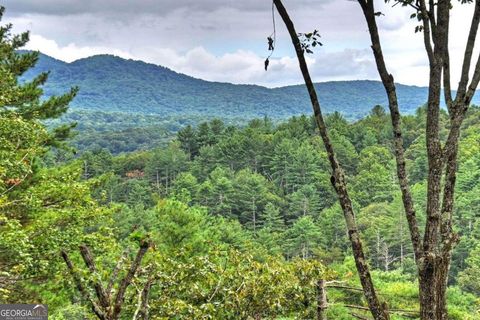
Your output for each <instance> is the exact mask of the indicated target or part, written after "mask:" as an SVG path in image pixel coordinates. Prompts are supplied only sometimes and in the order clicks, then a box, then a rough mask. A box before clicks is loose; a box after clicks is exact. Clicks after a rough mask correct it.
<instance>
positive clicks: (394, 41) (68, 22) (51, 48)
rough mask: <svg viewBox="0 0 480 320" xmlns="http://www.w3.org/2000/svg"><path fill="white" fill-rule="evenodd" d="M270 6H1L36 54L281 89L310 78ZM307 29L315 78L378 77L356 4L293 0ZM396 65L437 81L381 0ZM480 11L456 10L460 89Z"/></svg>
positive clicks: (88, 2) (406, 74) (156, 2)
mask: <svg viewBox="0 0 480 320" xmlns="http://www.w3.org/2000/svg"><path fill="white" fill-rule="evenodd" d="M271 3H272V2H271V1H270V0H0V4H1V5H3V6H5V7H6V14H5V16H4V19H3V21H2V24H3V23H7V22H8V23H12V24H13V25H14V32H16V33H19V32H22V31H25V30H29V31H30V42H29V44H28V45H27V49H33V50H40V51H41V52H43V53H45V54H48V55H50V56H52V57H54V58H57V59H60V60H63V61H67V62H72V61H74V60H77V59H80V58H85V57H88V56H92V55H96V54H113V55H117V56H120V57H123V58H128V59H135V60H143V61H146V62H149V63H154V64H157V65H162V66H165V67H168V68H170V69H173V70H175V71H177V72H181V73H185V74H188V75H191V76H194V77H197V78H201V79H205V80H210V81H221V82H231V83H242V84H258V85H263V86H267V87H277V86H284V85H291V84H298V83H301V82H302V78H301V73H300V71H299V69H298V63H297V60H296V57H295V52H294V50H293V47H292V44H291V42H290V39H289V37H288V34H287V33H286V29H285V27H284V25H283V22H282V21H281V19H280V17H279V16H278V14H276V15H275V26H276V31H277V33H276V35H277V37H276V48H275V52H274V53H273V56H272V58H271V59H270V60H271V62H270V68H269V70H268V71H267V72H265V70H264V69H263V62H264V60H265V58H266V57H267V56H268V54H269V52H268V50H267V40H266V38H267V36H269V35H270V34H271V33H272V32H273V21H272V11H271ZM283 3H284V5H285V7H286V8H287V10H289V12H290V15H291V18H292V20H293V21H294V23H295V26H296V29H297V31H298V32H311V31H313V30H315V29H317V30H319V32H320V34H321V37H322V38H321V41H322V43H323V46H322V47H321V48H317V49H315V52H314V54H311V55H308V63H309V67H310V72H311V74H312V77H313V79H314V81H335V80H363V79H372V80H377V79H379V77H378V74H377V71H376V67H375V63H374V60H373V55H372V52H371V49H370V40H369V35H368V30H367V26H366V23H365V20H364V17H363V15H362V12H361V9H360V6H359V4H358V3H357V2H356V1H351V0H284V1H283ZM376 6H377V10H378V11H381V12H382V13H383V14H384V15H382V16H380V17H379V18H378V24H379V29H380V36H381V39H382V45H383V48H384V54H385V58H386V61H387V65H388V68H389V70H390V72H391V73H392V74H393V76H394V78H395V80H396V81H397V82H399V83H403V84H410V85H420V86H424V85H427V84H428V62H427V58H426V54H425V50H424V46H423V41H422V37H423V36H422V35H421V34H418V33H417V34H415V33H414V28H415V26H416V25H417V24H418V22H416V21H415V20H412V19H410V18H409V17H410V15H411V13H412V10H411V9H409V8H403V7H400V6H395V7H392V3H390V4H385V3H384V1H383V0H378V1H377V2H376ZM472 13H473V5H472V4H470V5H459V4H457V3H455V5H454V9H453V10H452V13H451V28H450V32H451V33H450V41H451V43H450V57H451V61H452V64H451V69H452V86H454V84H455V83H456V82H457V79H458V77H459V76H458V75H459V71H460V68H461V57H462V56H463V50H464V47H465V42H466V38H467V34H466V33H467V30H468V28H469V25H470V19H471V16H472Z"/></svg>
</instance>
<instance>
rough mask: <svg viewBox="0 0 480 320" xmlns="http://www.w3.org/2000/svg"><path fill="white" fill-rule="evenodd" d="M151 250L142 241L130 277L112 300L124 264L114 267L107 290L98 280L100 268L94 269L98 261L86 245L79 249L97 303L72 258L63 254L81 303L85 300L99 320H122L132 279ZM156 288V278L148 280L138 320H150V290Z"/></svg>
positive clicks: (123, 281)
mask: <svg viewBox="0 0 480 320" xmlns="http://www.w3.org/2000/svg"><path fill="white" fill-rule="evenodd" d="M149 247H150V242H149V241H142V242H141V243H140V248H139V250H138V252H137V254H136V256H135V259H134V260H133V262H132V263H131V265H130V267H129V269H128V271H127V274H126V275H125V277H124V278H123V279H122V280H121V281H120V282H119V284H118V290H117V293H116V295H115V296H114V297H113V296H112V292H113V286H114V282H115V281H116V278H117V276H118V274H119V272H120V269H121V261H123V257H122V259H121V260H120V261H119V263H118V264H117V266H116V267H115V269H114V271H113V273H112V277H111V279H110V281H109V282H108V285H107V288H106V289H105V288H104V286H103V284H102V283H101V281H100V280H99V276H98V274H97V267H96V265H95V260H94V258H93V255H92V253H91V252H90V249H89V247H88V246H86V245H81V246H80V255H81V256H82V259H83V261H84V262H85V265H86V267H87V268H88V271H89V272H90V279H91V280H90V281H89V284H90V285H91V286H92V287H93V288H94V290H95V296H96V299H95V298H93V297H92V296H90V294H89V291H88V289H87V288H86V287H85V285H84V281H83V279H82V277H81V274H80V272H79V271H78V270H77V269H76V268H75V267H74V265H73V263H72V261H71V259H70V257H69V256H68V254H67V252H66V251H65V250H62V251H61V256H62V258H63V260H64V261H65V264H66V265H67V268H68V270H69V272H70V274H71V276H72V278H73V280H74V282H75V285H76V287H77V290H78V291H79V292H80V295H81V296H82V299H83V300H85V301H86V302H87V303H88V304H89V305H90V306H91V308H92V311H93V312H94V313H95V315H96V316H97V318H98V319H100V320H118V319H120V312H121V310H122V307H123V302H124V300H125V293H126V291H127V288H128V287H129V286H130V284H131V283H132V280H133V277H134V276H135V274H136V273H137V271H138V269H139V268H140V264H141V262H142V259H143V257H144V256H145V253H146V252H147V250H148V248H149ZM152 284H153V278H149V279H148V281H147V283H146V284H145V286H144V288H143V290H142V291H141V293H140V299H139V300H140V303H139V306H138V309H137V312H136V313H135V317H134V318H135V319H144V320H146V319H148V295H149V292H150V288H151V286H152Z"/></svg>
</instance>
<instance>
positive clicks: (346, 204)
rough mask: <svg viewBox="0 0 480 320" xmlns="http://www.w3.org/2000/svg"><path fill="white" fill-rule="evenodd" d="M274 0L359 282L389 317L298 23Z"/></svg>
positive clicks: (378, 311) (382, 317) (376, 310)
mask: <svg viewBox="0 0 480 320" xmlns="http://www.w3.org/2000/svg"><path fill="white" fill-rule="evenodd" d="M273 2H274V4H275V6H276V8H277V10H278V13H279V14H280V16H281V17H282V19H283V22H284V23H285V25H286V27H287V30H288V33H289V34H290V38H291V40H292V43H293V46H294V48H295V52H296V54H297V58H298V62H299V65H300V70H301V72H302V75H303V78H304V81H305V85H306V87H307V89H308V93H309V96H310V101H311V103H312V107H313V111H314V116H315V121H316V123H317V127H318V129H319V132H320V136H321V137H322V140H323V144H324V146H325V149H326V151H327V155H328V160H329V162H330V166H331V168H332V177H331V182H332V185H333V187H334V189H335V191H336V192H337V195H338V199H339V202H340V205H341V207H342V210H343V213H344V217H345V222H346V225H347V229H348V234H349V238H350V243H351V245H352V249H353V254H354V258H355V263H356V266H357V270H358V273H359V277H360V282H361V284H362V287H363V290H364V295H365V298H366V299H367V302H368V305H369V307H370V311H371V313H372V315H373V317H374V318H375V319H377V320H387V319H389V315H388V313H387V312H385V309H384V306H383V305H382V304H381V303H380V301H379V300H378V297H377V294H376V292H375V288H374V286H373V281H372V277H371V275H370V270H369V267H368V264H367V261H366V258H365V254H364V252H363V246H362V242H361V240H360V235H359V233H358V228H357V224H356V221H355V214H354V211H353V206H352V203H351V199H350V197H349V195H348V191H347V187H346V181H345V176H344V173H343V170H342V168H341V167H340V164H339V163H338V160H337V159H336V156H335V152H334V149H333V145H332V143H331V141H330V138H329V136H328V131H327V128H326V125H325V122H324V119H323V115H322V112H321V108H320V103H319V100H318V96H317V92H316V90H315V87H314V85H313V82H312V79H311V77H310V72H309V71H308V66H307V63H306V61H305V57H304V53H303V50H302V46H301V44H300V41H299V39H298V33H297V31H296V30H295V26H294V24H293V22H292V20H291V19H290V17H289V15H288V12H287V10H286V9H285V7H284V6H283V4H282V2H281V0H273Z"/></svg>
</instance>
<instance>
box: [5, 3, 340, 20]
mask: <svg viewBox="0 0 480 320" xmlns="http://www.w3.org/2000/svg"><path fill="white" fill-rule="evenodd" d="M330 1H333V0H295V1H293V0H290V1H286V5H288V6H289V7H290V8H291V9H297V8H300V7H312V8H313V7H318V5H319V4H322V3H328V2H330ZM5 3H6V5H7V6H8V7H9V10H11V11H12V12H15V13H22V14H25V13H35V14H48V15H71V14H83V13H99V12H102V13H107V14H112V13H126V14H138V13H150V14H152V13H155V14H157V15H162V16H163V15H166V14H169V13H171V12H173V11H175V10H178V9H188V10H189V11H196V12H198V11H201V12H208V11H214V10H217V9H219V8H233V9H237V10H241V11H252V10H254V11H255V10H264V9H265V8H269V7H270V6H271V2H270V1H267V0H241V1H238V0H182V1H178V0H161V1H159V0H102V1H98V0H41V1H39V0H5Z"/></svg>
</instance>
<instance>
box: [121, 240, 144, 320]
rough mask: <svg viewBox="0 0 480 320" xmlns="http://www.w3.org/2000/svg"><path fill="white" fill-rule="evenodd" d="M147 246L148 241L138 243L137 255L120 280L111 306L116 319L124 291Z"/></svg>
mask: <svg viewBox="0 0 480 320" xmlns="http://www.w3.org/2000/svg"><path fill="white" fill-rule="evenodd" d="M149 247H150V241H148V240H142V242H141V243H140V248H139V249H138V252H137V255H136V257H135V260H134V261H133V262H132V264H131V266H130V269H129V270H128V273H127V275H126V276H125V278H123V280H122V282H121V283H120V286H119V288H118V292H117V295H116V297H115V305H114V306H113V317H114V319H117V317H118V315H119V314H120V311H121V310H122V305H123V301H124V299H125V293H126V290H127V287H128V285H129V284H130V283H131V282H132V279H133V276H134V275H135V273H136V272H137V269H138V268H139V267H140V263H141V262H142V259H143V256H144V255H145V253H146V252H147V250H148V248H149Z"/></svg>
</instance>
